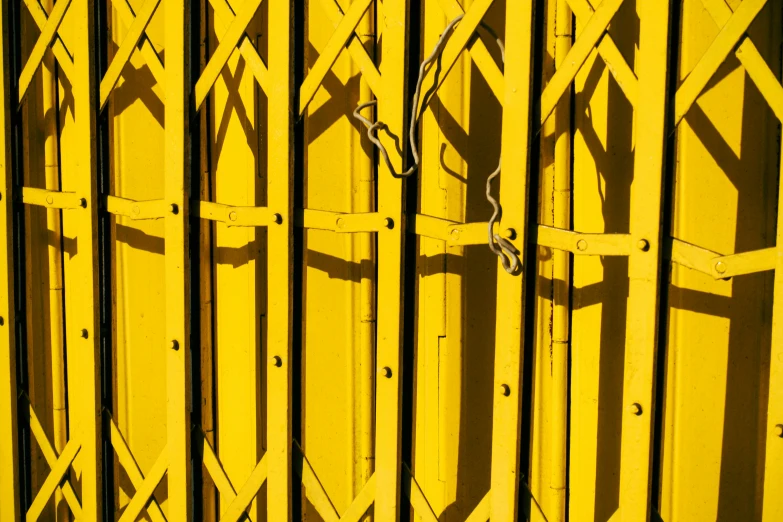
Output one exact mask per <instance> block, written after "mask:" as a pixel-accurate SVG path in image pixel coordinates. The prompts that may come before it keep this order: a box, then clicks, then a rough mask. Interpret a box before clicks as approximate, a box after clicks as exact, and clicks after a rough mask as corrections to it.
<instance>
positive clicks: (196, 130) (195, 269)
mask: <svg viewBox="0 0 783 522" xmlns="http://www.w3.org/2000/svg"><path fill="white" fill-rule="evenodd" d="M204 2H205V0H201V1H200V2H198V3H197V4H196V5H195V6H192V7H191V9H190V35H189V36H190V39H189V41H188V45H189V49H188V50H189V52H190V55H189V56H190V58H189V64H188V65H189V67H188V75H189V78H188V85H190V92H193V90H194V87H195V85H196V80H197V79H198V77H199V75H200V74H201V61H202V56H201V55H202V53H203V52H205V49H206V45H205V46H204V47H202V45H201V40H202V38H203V37H204V35H203V33H202V26H201V24H202V23H203V24H205V25H206V24H207V14H206V12H207V9H206V8H205V3H204ZM202 16H203V22H202ZM204 39H205V40H206V38H204ZM191 107H192V104H191ZM201 110H203V111H208V110H209V104H208V100H207V102H205V103H204V107H203V108H202V109H201ZM204 114H209V112H205V113H204ZM204 121H207V122H208V118H204ZM207 125H208V123H207ZM205 130H208V129H202V118H201V117H200V116H199V114H198V113H196V112H195V110H194V109H191V114H190V132H189V139H190V179H189V181H190V186H189V188H188V194H187V195H188V197H189V199H190V201H191V202H193V201H198V200H199V199H200V198H201V167H202V165H201V152H202V151H201V145H202V141H201V133H202V132H204V131H205ZM197 214H198V213H197V212H192V211H191V212H190V216H189V218H190V222H189V224H188V236H189V246H190V251H189V255H190V274H188V275H189V277H190V310H189V313H190V377H191V378H190V393H191V405H192V406H191V410H192V411H191V413H190V425H191V426H192V427H193V429H192V430H191V444H190V461H191V462H190V464H191V473H192V477H193V480H192V481H191V487H192V498H193V520H204V519H205V517H204V498H203V494H202V492H203V491H204V487H203V486H204V476H203V469H204V468H203V466H202V456H203V454H204V451H203V438H202V434H201V426H202V423H201V416H202V411H201V410H202V408H201V406H202V400H201V399H202V394H201V372H202V371H212V369H211V368H202V367H201V350H202V339H201V284H200V280H201V277H200V276H201V248H200V231H201V222H200V218H199V217H198V215H197ZM213 382H214V381H213Z"/></svg>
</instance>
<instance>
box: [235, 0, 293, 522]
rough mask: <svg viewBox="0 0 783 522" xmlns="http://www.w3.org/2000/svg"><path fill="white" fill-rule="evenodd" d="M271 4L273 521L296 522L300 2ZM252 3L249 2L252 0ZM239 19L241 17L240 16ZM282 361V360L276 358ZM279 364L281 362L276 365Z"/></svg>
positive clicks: (270, 470)
mask: <svg viewBox="0 0 783 522" xmlns="http://www.w3.org/2000/svg"><path fill="white" fill-rule="evenodd" d="M268 1H269V41H270V42H274V44H271V45H270V46H269V79H270V90H269V92H268V95H269V108H268V119H267V122H268V123H267V125H268V128H269V131H268V132H269V134H268V136H269V138H268V140H269V145H268V147H269V148H268V152H267V154H268V172H269V187H268V204H269V207H270V208H272V209H273V210H274V211H275V212H277V213H278V214H280V216H281V217H282V222H281V223H278V224H276V225H275V226H272V227H270V228H269V232H268V234H269V263H268V270H267V277H268V283H267V284H268V290H267V292H268V296H269V297H268V298H269V305H268V308H267V313H268V317H269V330H268V332H267V352H268V364H269V372H268V373H267V375H268V379H267V415H268V417H267V453H266V455H265V456H264V458H265V460H266V461H267V467H268V479H267V498H268V499H269V502H268V503H267V519H268V520H270V521H272V520H280V521H281V522H284V521H288V520H291V517H292V505H291V500H292V495H293V489H292V487H293V486H292V479H291V462H292V456H293V447H292V426H291V423H292V415H293V412H292V410H291V400H292V380H293V368H292V350H291V347H292V340H293V338H292V328H293V315H292V313H291V307H292V304H293V267H292V263H291V259H292V257H293V242H292V241H291V236H292V235H293V232H294V222H293V220H294V199H293V190H292V185H293V174H294V150H293V148H294V142H293V137H294V135H293V130H294V128H293V125H294V111H295V108H294V70H293V63H294V58H293V46H292V45H291V40H292V35H293V34H294V33H293V26H294V24H293V14H294V12H295V11H294V2H293V1H292V0H268ZM246 3H249V2H246ZM237 18H239V17H237ZM275 357H277V359H274V358H275ZM274 361H280V362H279V363H276V362H274Z"/></svg>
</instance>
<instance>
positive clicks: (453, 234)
mask: <svg viewBox="0 0 783 522" xmlns="http://www.w3.org/2000/svg"><path fill="white" fill-rule="evenodd" d="M449 235H450V236H451V239H453V240H454V241H456V240H457V239H459V229H458V228H454V229H452V230H451V234H449Z"/></svg>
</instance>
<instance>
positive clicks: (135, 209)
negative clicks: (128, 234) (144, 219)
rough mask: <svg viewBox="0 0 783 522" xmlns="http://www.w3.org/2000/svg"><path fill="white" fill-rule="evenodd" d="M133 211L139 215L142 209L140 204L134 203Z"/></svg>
mask: <svg viewBox="0 0 783 522" xmlns="http://www.w3.org/2000/svg"><path fill="white" fill-rule="evenodd" d="M131 212H133V214H134V215H136V216H138V215H139V214H140V213H141V209H140V208H139V206H138V205H133V208H132V209H131Z"/></svg>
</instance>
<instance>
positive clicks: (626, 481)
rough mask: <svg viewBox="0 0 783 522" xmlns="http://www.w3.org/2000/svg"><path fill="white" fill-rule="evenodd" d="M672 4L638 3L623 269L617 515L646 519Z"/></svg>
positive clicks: (631, 519) (633, 519)
mask: <svg viewBox="0 0 783 522" xmlns="http://www.w3.org/2000/svg"><path fill="white" fill-rule="evenodd" d="M670 7H671V2H670V1H669V0H663V1H659V2H648V3H643V4H641V6H640V11H639V18H640V19H641V27H640V37H639V49H640V53H641V56H640V59H639V65H638V69H637V70H638V71H639V73H638V74H639V99H640V100H644V103H640V104H639V105H638V107H636V115H635V117H636V122H635V123H636V152H635V164H634V179H633V184H632V185H631V218H630V233H631V235H632V236H633V238H634V241H635V242H636V245H635V246H636V247H635V248H634V249H632V251H631V254H630V256H629V263H628V277H629V296H628V317H627V326H626V344H625V346H626V349H625V372H624V384H623V407H624V411H623V415H622V437H621V450H620V451H621V454H620V507H619V511H620V515H621V517H622V520H624V521H629V522H630V521H636V522H639V521H644V520H648V519H649V516H650V493H651V482H650V477H651V462H652V451H653V447H652V429H653V418H654V413H653V412H654V409H653V408H654V404H653V398H654V388H655V386H654V385H655V380H654V375H655V360H656V349H657V342H658V292H659V289H660V261H661V250H662V249H661V247H660V244H661V204H662V201H661V200H662V188H663V187H662V185H663V171H664V147H665V141H666V128H665V124H666V107H667V92H666V86H667V81H668V74H667V71H668V57H669V56H668V42H669V37H668V34H669V30H670V27H669V22H670Z"/></svg>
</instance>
